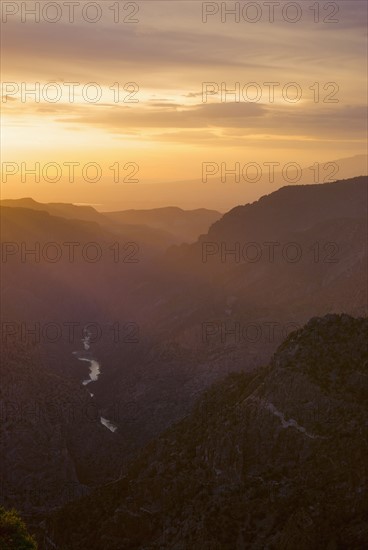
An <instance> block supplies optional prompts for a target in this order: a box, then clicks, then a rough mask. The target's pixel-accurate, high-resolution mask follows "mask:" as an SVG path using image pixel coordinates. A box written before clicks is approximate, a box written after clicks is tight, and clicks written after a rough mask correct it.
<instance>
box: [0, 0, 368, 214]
mask: <svg viewBox="0 0 368 550" xmlns="http://www.w3.org/2000/svg"><path fill="white" fill-rule="evenodd" d="M22 4H24V2H22V3H21V2H5V1H4V2H2V5H1V8H2V24H1V27H2V29H1V30H2V38H1V46H2V48H1V50H2V54H1V78H2V94H1V95H2V103H1V113H2V131H1V137H2V140H1V143H2V145H1V149H2V183H1V187H2V197H3V198H12V197H21V196H32V197H34V198H36V199H37V200H40V201H66V200H68V201H70V202H75V201H76V200H78V201H79V202H86V203H91V204H95V203H96V204H97V205H99V206H101V208H102V209H103V208H104V207H105V208H106V207H107V205H111V206H113V205H114V206H115V207H116V208H117V207H119V208H120V207H124V206H126V200H125V199H124V200H120V198H119V197H121V196H122V195H121V193H120V191H121V186H123V185H125V186H126V185H130V186H131V185H135V186H137V185H142V184H144V185H146V184H155V183H166V184H172V185H173V186H175V182H178V181H179V182H183V181H187V180H188V181H192V182H193V181H197V182H198V186H200V185H201V184H203V181H202V179H203V166H204V164H203V163H215V164H213V166H216V165H217V166H219V167H220V166H221V163H223V165H224V166H225V167H226V168H228V169H229V170H230V169H231V167H235V163H240V166H241V167H243V166H244V165H247V164H248V163H250V164H252V163H257V165H259V166H261V167H263V169H264V163H270V162H275V163H278V167H277V169H278V170H279V169H280V170H281V169H282V167H283V166H285V165H287V164H288V163H297V164H298V165H300V166H301V167H307V166H309V165H313V164H314V163H316V162H319V163H323V162H327V161H332V160H335V159H341V158H347V157H353V156H355V155H358V154H363V153H365V152H366V141H365V140H366V107H365V103H366V96H367V82H366V71H367V69H366V61H367V60H366V48H367V40H366V24H367V4H366V2H365V1H360V0H347V1H341V0H340V1H336V2H327V1H326V2H324V1H321V0H320V1H319V3H318V4H319V6H318V4H317V2H314V1H309V0H300V1H299V2H287V1H281V0H279V1H278V2H273V1H271V2H266V1H257V2H246V1H242V2H225V3H224V2H202V1H190V0H185V1H180V2H179V1H176V0H167V1H155V0H146V1H137V2H124V1H122V0H120V1H114V0H103V1H100V2H87V1H86V2H85V1H75V2H67V1H59V2H48V1H42V2H26V3H25V4H26V7H25V8H22ZM71 4H74V6H71ZM272 4H274V5H272ZM292 4H293V5H292ZM317 7H318V10H317ZM32 10H33V11H35V10H36V15H34V14H32V13H31V11H32ZM37 10H39V11H37ZM73 10H74V11H73ZM234 10H235V12H234ZM237 10H238V11H237ZM232 11H233V12H234V13H231V12H232ZM37 17H38V18H39V21H36V20H35V19H36V18H37ZM94 20H95V21H94ZM30 90H35V93H33V94H32V93H27V91H30ZM233 90H236V93H231V91H233ZM4 163H5V164H4ZM72 163H75V164H74V165H73V164H72ZM56 165H57V166H56ZM32 168H35V169H36V171H37V174H38V175H39V178H38V179H39V181H36V180H37V178H36V177H35V176H34V174H32V173H28V172H27V170H28V169H29V170H31V171H32ZM214 170H215V169H214ZM251 170H252V167H251ZM219 175H220V172H219V171H218V172H217V173H215V174H214V176H219ZM357 175H359V174H357ZM241 177H242V178H243V177H244V176H243V174H241ZM22 179H23V181H22ZM262 181H263V179H262ZM78 189H79V193H78V192H77V190H78ZM142 189H143V187H142ZM152 189H154V187H153V188H152ZM174 189H175V187H174ZM263 191H264V189H263V187H262V185H259V186H258V189H257V193H258V194H259V195H262V194H263ZM191 192H192V191H191ZM227 192H228V191H227V190H226V189H225V188H224V194H226V193H227ZM152 194H154V191H152V193H148V194H147V191H146V187H144V193H143V195H145V196H142V197H141V200H140V207H150V206H151V205H152V204H153V202H152ZM199 194H200V193H199ZM87 195H88V196H87ZM148 195H149V196H148ZM124 196H125V197H126V194H125V195H124ZM178 197H179V195H178ZM115 198H116V200H115ZM201 200H204V201H205V199H201ZM170 201H171V202H172V201H175V192H173V194H172V196H171V198H170ZM128 202H129V201H128ZM179 202H180V199H179V198H178V205H179V206H180V204H179ZM192 202H193V205H195V199H194V198H193V201H192ZM115 203H116V204H115ZM121 203H124V204H121ZM198 206H206V204H203V203H200V204H199V203H198Z"/></svg>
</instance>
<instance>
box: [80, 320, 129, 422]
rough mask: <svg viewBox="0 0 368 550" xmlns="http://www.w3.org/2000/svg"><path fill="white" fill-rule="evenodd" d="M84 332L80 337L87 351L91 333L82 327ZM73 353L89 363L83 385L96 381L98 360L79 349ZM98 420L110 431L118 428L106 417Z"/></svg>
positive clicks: (98, 368) (98, 371)
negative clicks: (82, 354) (83, 353)
mask: <svg viewBox="0 0 368 550" xmlns="http://www.w3.org/2000/svg"><path fill="white" fill-rule="evenodd" d="M84 334H85V335H84V337H83V338H82V343H83V347H84V351H89V349H90V347H91V335H92V334H91V333H90V332H89V331H88V330H86V329H84ZM73 355H78V359H79V361H87V362H88V363H89V378H87V379H86V380H83V381H82V384H83V386H87V384H91V383H92V382H97V380H98V377H99V376H100V374H101V365H100V363H99V362H98V361H96V359H91V358H89V357H83V356H80V352H79V351H74V352H73ZM88 393H89V395H90V396H91V397H93V395H94V394H93V393H91V392H90V391H88ZM100 422H101V424H102V425H103V426H105V428H107V429H108V430H110V432H116V430H117V429H118V427H117V426H116V425H115V424H114V423H113V422H111V421H110V420H108V419H107V418H104V417H103V416H100Z"/></svg>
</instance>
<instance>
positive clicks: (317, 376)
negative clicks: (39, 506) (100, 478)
mask: <svg viewBox="0 0 368 550" xmlns="http://www.w3.org/2000/svg"><path fill="white" fill-rule="evenodd" d="M367 330H368V320H367V319H366V318H356V319H354V318H352V317H349V316H348V315H328V316H326V317H323V318H313V319H311V320H310V321H309V322H308V323H307V325H306V326H305V327H304V328H303V329H301V330H299V331H296V332H293V333H292V334H290V335H289V337H288V338H287V339H286V341H285V342H284V343H283V344H282V345H281V346H280V347H279V349H278V351H277V353H276V354H275V355H274V357H273V359H272V361H271V363H270V365H269V366H268V367H265V368H263V369H260V370H257V371H256V372H254V373H253V374H234V375H231V376H229V377H228V378H227V379H225V380H224V381H223V382H221V383H218V384H217V385H216V386H214V387H213V388H211V389H210V390H209V391H208V392H207V393H206V394H205V396H204V397H203V398H202V399H201V400H200V401H199V402H198V403H197V405H196V407H195V409H194V410H193V412H192V413H191V414H190V415H189V416H188V417H187V418H185V419H184V420H183V421H181V422H180V423H179V424H177V425H175V426H174V427H172V428H171V429H170V430H168V431H167V432H165V433H164V434H163V435H162V436H161V437H160V438H158V439H157V440H155V441H154V442H152V443H151V444H150V445H149V446H148V447H147V448H146V449H145V450H144V451H143V452H142V453H141V454H140V456H139V457H138V458H137V459H136V460H135V461H134V462H133V463H132V464H131V467H130V469H129V472H128V475H127V476H125V477H124V478H122V479H121V480H120V481H118V482H116V483H112V484H110V485H108V486H104V487H102V488H100V489H99V490H98V491H96V492H94V493H93V494H91V495H89V496H87V497H84V498H82V499H80V500H79V501H77V502H75V503H73V504H71V505H68V506H66V507H65V508H64V509H63V510H61V511H60V512H58V513H57V514H56V515H54V516H52V517H51V518H50V519H49V521H48V525H47V537H48V538H49V540H51V541H53V543H54V544H56V546H55V547H56V548H58V549H60V550H66V549H68V550H77V549H78V550H79V549H85V548H91V550H100V549H101V548H109V549H111V550H124V549H127V550H128V549H134V548H136V549H141V550H143V549H144V550H148V549H150V550H151V549H152V550H153V549H155V548H157V549H158V548H168V549H176V550H189V549H198V550H199V549H207V550H210V549H216V550H217V549H219V550H220V549H228V550H230V549H231V550H233V549H238V550H242V549H259V548H270V549H271V548H273V549H290V550H292V549H295V548H301V549H305V550H309V549H311V548H315V549H321V550H322V549H326V548H329V549H333V548H335V549H345V548H349V549H350V548H354V549H357V548H363V547H365V545H366V544H367V542H368V522H367V519H366V518H367V512H368V504H367V503H368V500H367V477H366V474H367V471H366V461H365V458H366V453H367V432H366V426H367V421H368V416H367V407H366V403H367V397H368V385H367V366H368V364H367V359H368V355H367V339H366V337H367Z"/></svg>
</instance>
